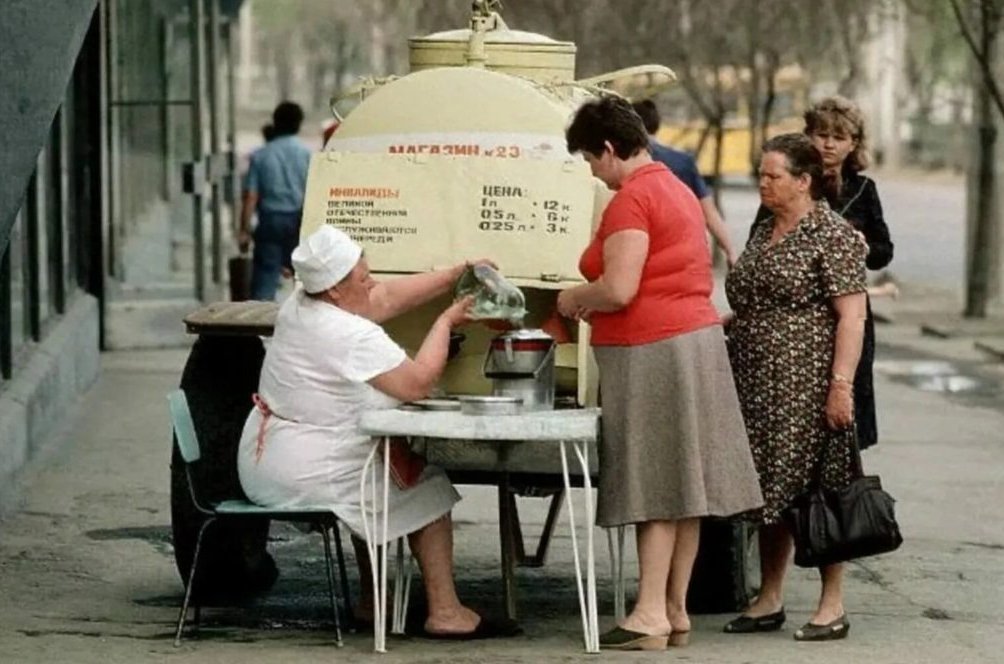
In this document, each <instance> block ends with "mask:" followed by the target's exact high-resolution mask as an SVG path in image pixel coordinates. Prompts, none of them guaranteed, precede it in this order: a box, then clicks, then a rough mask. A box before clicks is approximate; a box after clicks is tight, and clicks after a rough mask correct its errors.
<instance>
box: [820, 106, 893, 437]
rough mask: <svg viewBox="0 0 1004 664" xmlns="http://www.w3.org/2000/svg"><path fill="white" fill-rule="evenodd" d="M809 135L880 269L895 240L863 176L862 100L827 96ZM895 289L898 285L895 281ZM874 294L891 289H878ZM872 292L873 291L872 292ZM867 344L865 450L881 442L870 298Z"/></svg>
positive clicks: (858, 386) (858, 399) (858, 397)
mask: <svg viewBox="0 0 1004 664" xmlns="http://www.w3.org/2000/svg"><path fill="white" fill-rule="evenodd" d="M804 117H805V133H806V135H808V137H809V138H810V139H812V144H813V145H815V146H816V149H817V150H819V152H820V154H822V156H823V168H824V169H825V170H826V175H827V176H828V177H830V178H831V179H832V180H833V191H834V192H835V193H834V195H833V196H832V197H831V198H830V200H829V203H830V207H831V208H833V210H834V212H836V213H837V214H839V215H840V216H841V217H843V218H844V219H846V220H847V221H849V222H850V223H851V225H852V226H854V228H855V230H857V231H858V232H859V233H861V234H862V235H863V236H864V239H865V242H867V244H868V256H867V258H866V259H865V265H866V266H867V267H868V269H869V270H881V269H883V268H885V267H886V266H887V265H889V263H890V262H891V261H892V255H893V244H892V240H891V239H890V238H889V227H888V226H886V223H885V218H884V217H883V214H882V202H881V201H880V200H879V195H878V188H877V187H876V186H875V181H874V180H872V179H871V178H869V177H867V176H865V175H862V174H861V172H862V171H863V170H865V169H866V168H867V167H868V143H867V137H866V135H865V123H864V116H863V115H862V113H861V109H859V108H858V106H857V104H855V103H854V102H852V101H850V100H848V99H845V98H843V97H827V98H826V99H823V100H821V101H820V102H818V103H816V104H813V106H812V108H810V109H809V110H807V111H806V112H805V116H804ZM892 287H893V288H895V284H892ZM875 288H876V289H879V290H875V295H880V294H883V293H884V292H885V290H886V289H882V288H881V287H879V286H876V287H875ZM871 292H872V290H871V289H869V294H871ZM866 304H867V309H868V316H867V318H866V319H865V336H864V343H863V345H862V347H861V361H860V362H858V368H857V371H856V372H855V373H854V423H855V426H856V427H857V432H858V447H859V448H860V449H862V450H863V449H865V448H868V447H871V446H872V445H874V444H875V443H877V442H878V421H877V417H876V414H875V385H874V381H873V378H872V367H873V365H874V363H875V320H874V318H873V317H872V307H871V301H870V300H869V301H867V303H866Z"/></svg>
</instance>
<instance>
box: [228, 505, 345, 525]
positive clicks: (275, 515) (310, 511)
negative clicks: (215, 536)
mask: <svg viewBox="0 0 1004 664" xmlns="http://www.w3.org/2000/svg"><path fill="white" fill-rule="evenodd" d="M215 511H216V513H217V514H220V515H224V514H225V515H247V516H267V517H269V518H271V519H280V520H289V521H296V520H304V521H314V520H317V519H323V518H325V517H330V518H332V519H333V518H335V514H334V512H332V511H331V509H330V508H326V507H290V508H283V507H264V506H262V505H257V504H255V503H252V502H250V501H247V500H224V501H223V502H221V503H219V504H217V505H216V507H215Z"/></svg>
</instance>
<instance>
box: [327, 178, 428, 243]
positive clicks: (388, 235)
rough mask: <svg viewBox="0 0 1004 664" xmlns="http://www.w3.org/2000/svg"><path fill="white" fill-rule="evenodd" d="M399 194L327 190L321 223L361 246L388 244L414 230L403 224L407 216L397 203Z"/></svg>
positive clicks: (393, 191)
mask: <svg viewBox="0 0 1004 664" xmlns="http://www.w3.org/2000/svg"><path fill="white" fill-rule="evenodd" d="M400 195H401V192H400V190H399V189H395V188H390V187H331V188H330V189H329V190H328V201H327V209H326V210H325V223H328V224H331V225H333V226H335V227H337V228H341V229H342V230H344V231H345V232H346V233H348V235H349V236H350V237H351V238H352V239H353V240H355V241H356V242H360V243H363V244H391V243H392V242H394V240H395V239H396V238H397V237H400V236H402V235H416V234H417V233H418V228H417V227H415V226H412V225H407V222H408V221H409V217H410V215H409V214H408V209H407V208H406V207H404V206H403V205H402V204H401V203H400V202H399V201H398V199H399V198H400Z"/></svg>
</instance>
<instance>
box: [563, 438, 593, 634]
mask: <svg viewBox="0 0 1004 664" xmlns="http://www.w3.org/2000/svg"><path fill="white" fill-rule="evenodd" d="M573 445H574V449H575V455H576V456H577V457H578V459H579V463H580V465H581V466H582V474H583V483H584V490H583V494H584V498H585V519H586V580H585V584H583V580H582V564H581V559H580V556H579V541H578V534H577V532H576V529H575V507H574V504H573V502H572V490H571V489H572V483H571V478H570V477H569V473H568V452H567V448H566V443H565V441H562V442H561V474H562V478H563V479H564V481H565V496H566V500H567V504H568V525H569V529H570V530H571V535H572V558H573V560H574V562H575V585H576V588H577V589H578V593H579V612H580V614H581V617H582V636H583V641H584V643H585V648H586V652H589V653H597V652H599V651H600V643H599V621H598V617H597V615H596V569H595V562H596V561H595V558H594V555H593V522H594V519H595V517H594V515H593V493H592V484H591V481H590V478H589V450H588V448H587V447H586V445H585V443H583V442H575V443H573ZM583 585H585V588H583Z"/></svg>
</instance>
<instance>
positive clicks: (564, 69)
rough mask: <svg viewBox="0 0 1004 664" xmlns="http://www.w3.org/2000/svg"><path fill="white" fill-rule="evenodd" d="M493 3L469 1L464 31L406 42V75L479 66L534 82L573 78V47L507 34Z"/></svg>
mask: <svg viewBox="0 0 1004 664" xmlns="http://www.w3.org/2000/svg"><path fill="white" fill-rule="evenodd" d="M500 8H501V2H498V0H475V1H474V3H473V5H472V16H471V23H470V27H468V28H463V29H460V30H446V31H443V32H436V33H433V34H431V35H426V36H424V37H412V38H411V39H409V40H408V46H409V51H410V53H409V62H410V64H411V71H412V72H416V71H421V70H423V69H430V68H433V67H480V68H485V69H491V70H493V71H498V72H502V73H505V74H513V75H516V76H523V77H526V78H531V79H536V80H539V81H554V80H559V81H570V80H572V79H574V77H575V44H573V43H572V42H565V41H558V40H556V39H551V38H550V37H547V36H546V35H541V34H537V33H534V32H524V31H522V30H510V29H509V26H507V25H506V24H505V21H503V20H502V17H501V16H500V15H499V13H498V12H497V11H495V10H496V9H500Z"/></svg>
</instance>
